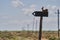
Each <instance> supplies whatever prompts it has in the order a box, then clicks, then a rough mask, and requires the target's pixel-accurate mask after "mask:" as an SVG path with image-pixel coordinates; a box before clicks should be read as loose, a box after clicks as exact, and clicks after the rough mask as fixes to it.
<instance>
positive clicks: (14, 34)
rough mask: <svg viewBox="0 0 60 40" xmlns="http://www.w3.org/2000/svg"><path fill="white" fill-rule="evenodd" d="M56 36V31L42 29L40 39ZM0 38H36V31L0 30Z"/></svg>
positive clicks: (33, 39)
mask: <svg viewBox="0 0 60 40" xmlns="http://www.w3.org/2000/svg"><path fill="white" fill-rule="evenodd" d="M51 36H54V37H57V31H43V32H42V40H48V38H49V37H51ZM0 40H38V32H37V31H35V32H32V31H0Z"/></svg>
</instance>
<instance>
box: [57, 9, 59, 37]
mask: <svg viewBox="0 0 60 40" xmlns="http://www.w3.org/2000/svg"><path fill="white" fill-rule="evenodd" d="M57 12H58V37H59V9H58V10H57Z"/></svg>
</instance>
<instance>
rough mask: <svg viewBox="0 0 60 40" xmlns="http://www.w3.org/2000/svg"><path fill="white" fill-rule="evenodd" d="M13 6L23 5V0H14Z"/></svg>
mask: <svg viewBox="0 0 60 40" xmlns="http://www.w3.org/2000/svg"><path fill="white" fill-rule="evenodd" d="M11 3H12V6H14V7H21V6H24V4H23V2H21V1H20V0H12V2H11Z"/></svg>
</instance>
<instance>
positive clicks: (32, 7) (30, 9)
mask: <svg viewBox="0 0 60 40" xmlns="http://www.w3.org/2000/svg"><path fill="white" fill-rule="evenodd" d="M35 7H36V5H34V4H33V5H30V6H29V8H23V9H22V11H23V12H24V14H29V13H32V12H33V11H34V10H35Z"/></svg>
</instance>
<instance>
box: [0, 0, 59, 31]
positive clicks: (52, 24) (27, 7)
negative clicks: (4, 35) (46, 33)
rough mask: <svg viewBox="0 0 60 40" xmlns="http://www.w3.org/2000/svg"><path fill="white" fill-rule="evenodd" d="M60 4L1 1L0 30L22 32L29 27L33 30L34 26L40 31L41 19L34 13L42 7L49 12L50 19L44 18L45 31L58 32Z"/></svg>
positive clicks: (43, 0)
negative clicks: (33, 13)
mask: <svg viewBox="0 0 60 40" xmlns="http://www.w3.org/2000/svg"><path fill="white" fill-rule="evenodd" d="M59 4H60V0H0V30H22V29H27V26H29V29H32V27H33V25H34V29H35V30H36V29H37V30H38V29H39V17H34V16H33V15H32V12H34V11H39V10H41V8H42V6H44V8H45V9H46V8H47V9H48V11H49V15H48V17H44V18H43V30H57V9H60V5H59ZM33 20H34V21H33ZM36 21H37V23H36ZM33 23H34V24H33ZM36 24H37V25H36ZM36 26H37V27H36Z"/></svg>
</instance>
